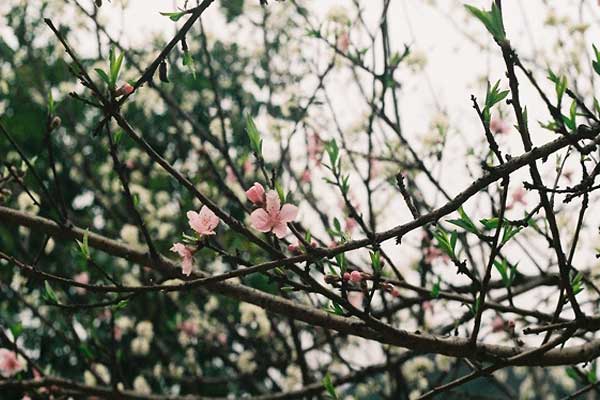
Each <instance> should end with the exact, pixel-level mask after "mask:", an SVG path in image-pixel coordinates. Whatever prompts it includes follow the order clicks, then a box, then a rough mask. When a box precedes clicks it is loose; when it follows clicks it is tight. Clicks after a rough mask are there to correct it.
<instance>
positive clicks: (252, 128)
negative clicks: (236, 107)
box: [246, 114, 262, 156]
mask: <svg viewBox="0 0 600 400" xmlns="http://www.w3.org/2000/svg"><path fill="white" fill-rule="evenodd" d="M246 134H247V135H248V139H249V140H250V146H251V147H252V151H254V153H255V154H256V155H257V156H261V155H262V139H261V138H260V133H259V132H258V129H257V128H256V124H255V123H254V119H252V117H251V116H250V114H247V115H246Z"/></svg>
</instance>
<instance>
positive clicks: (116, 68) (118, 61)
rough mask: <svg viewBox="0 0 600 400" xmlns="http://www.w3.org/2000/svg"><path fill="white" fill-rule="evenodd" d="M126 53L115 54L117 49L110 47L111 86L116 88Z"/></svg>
mask: <svg viewBox="0 0 600 400" xmlns="http://www.w3.org/2000/svg"><path fill="white" fill-rule="evenodd" d="M123 56H124V53H121V54H119V55H118V56H115V49H114V47H111V49H110V57H109V58H110V86H111V88H114V87H115V86H116V85H117V80H118V79H119V72H120V71H121V65H122V64H123Z"/></svg>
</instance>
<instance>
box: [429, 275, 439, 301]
mask: <svg viewBox="0 0 600 400" xmlns="http://www.w3.org/2000/svg"><path fill="white" fill-rule="evenodd" d="M431 297H433V298H434V299H437V298H438V297H440V277H439V276H438V279H437V282H436V283H434V285H433V287H432V288H431Z"/></svg>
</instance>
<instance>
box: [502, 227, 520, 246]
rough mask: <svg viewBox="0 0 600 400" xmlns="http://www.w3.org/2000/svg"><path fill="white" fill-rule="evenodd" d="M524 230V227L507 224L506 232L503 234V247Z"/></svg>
mask: <svg viewBox="0 0 600 400" xmlns="http://www.w3.org/2000/svg"><path fill="white" fill-rule="evenodd" d="M522 229H523V228H522V227H515V226H513V225H510V224H509V223H505V224H504V231H503V232H502V245H504V244H506V243H507V242H508V241H509V240H511V239H512V238H513V237H515V235H516V234H517V233H519V232H521V230H522Z"/></svg>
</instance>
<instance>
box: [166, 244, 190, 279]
mask: <svg viewBox="0 0 600 400" xmlns="http://www.w3.org/2000/svg"><path fill="white" fill-rule="evenodd" d="M171 251H172V252H174V253H177V254H179V256H180V257H181V258H182V259H183V262H182V264H181V273H182V274H184V275H186V276H189V275H190V274H191V273H192V264H193V260H194V254H193V253H192V250H190V249H189V248H188V247H186V246H185V245H184V244H183V243H175V244H174V245H173V246H172V247H171Z"/></svg>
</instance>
